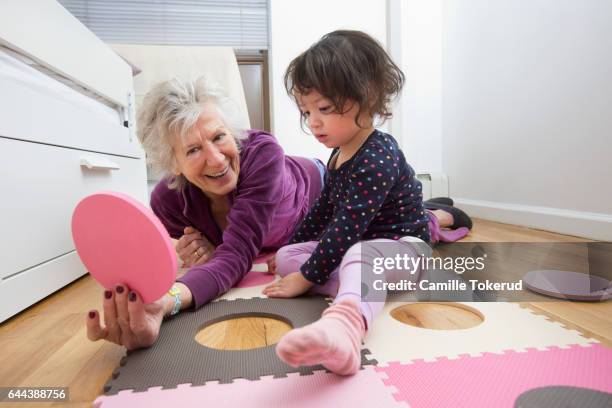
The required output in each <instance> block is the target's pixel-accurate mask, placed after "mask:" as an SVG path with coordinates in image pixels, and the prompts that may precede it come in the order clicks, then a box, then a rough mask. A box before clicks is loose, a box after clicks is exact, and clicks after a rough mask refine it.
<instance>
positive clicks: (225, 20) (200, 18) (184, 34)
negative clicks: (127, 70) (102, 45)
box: [59, 0, 268, 50]
mask: <svg viewBox="0 0 612 408" xmlns="http://www.w3.org/2000/svg"><path fill="white" fill-rule="evenodd" d="M59 2H60V3H61V4H62V5H63V6H64V7H65V8H66V9H67V10H68V11H69V12H71V13H72V14H73V15H74V16H75V17H76V18H78V19H79V20H80V21H81V22H82V23H83V24H84V25H85V26H87V27H88V28H89V29H90V30H91V31H93V32H94V33H95V34H96V35H97V36H98V37H100V38H101V39H102V40H103V41H105V42H109V43H126V44H156V45H213V46H215V45H216V46H229V47H234V48H235V49H237V50H265V49H268V2H267V0H237V1H236V0H235V1H231V0H230V1H209V0H59Z"/></svg>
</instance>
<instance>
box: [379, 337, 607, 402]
mask: <svg viewBox="0 0 612 408" xmlns="http://www.w3.org/2000/svg"><path fill="white" fill-rule="evenodd" d="M375 369H376V370H377V371H382V372H384V373H386V374H387V376H388V379H387V380H385V383H386V384H387V385H391V386H394V387H395V388H397V390H398V392H397V394H395V396H396V398H397V399H398V400H399V401H406V402H407V403H408V404H409V405H410V406H411V407H412V408H422V407H470V408H474V407H509V408H511V407H513V406H514V402H515V400H516V399H517V398H518V397H519V396H520V395H521V394H522V393H524V392H525V391H528V390H531V389H534V388H538V387H545V386H553V385H554V386H573V387H582V388H589V389H593V390H598V391H603V392H608V393H609V392H612V349H608V348H605V347H603V346H601V345H599V344H595V345H592V346H579V345H574V346H571V347H569V348H567V349H561V348H556V347H553V348H550V349H548V350H535V349H531V350H528V351H526V352H514V351H507V352H505V353H504V354H492V353H483V355H482V356H479V357H470V356H462V357H460V358H458V359H452V360H449V359H439V360H437V361H434V362H425V361H422V360H420V361H416V362H414V363H411V364H398V363H391V364H389V365H388V366H387V367H376V368H375Z"/></svg>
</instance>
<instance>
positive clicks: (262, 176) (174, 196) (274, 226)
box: [151, 130, 321, 308]
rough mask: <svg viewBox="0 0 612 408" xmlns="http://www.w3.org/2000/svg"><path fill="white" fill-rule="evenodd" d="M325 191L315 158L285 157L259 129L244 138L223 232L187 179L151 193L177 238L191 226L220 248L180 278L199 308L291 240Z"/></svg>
mask: <svg viewBox="0 0 612 408" xmlns="http://www.w3.org/2000/svg"><path fill="white" fill-rule="evenodd" d="M320 191H321V178H320V173H319V170H318V169H317V167H316V165H315V163H314V162H313V161H312V160H310V159H304V158H300V157H291V156H285V154H284V152H283V149H282V148H281V147H280V145H279V144H278V142H277V141H276V139H275V138H274V136H272V135H270V134H268V133H265V132H263V131H256V130H251V131H249V132H248V138H247V139H246V140H244V141H242V147H241V151H240V173H239V174H238V183H237V187H236V189H235V190H234V191H233V192H232V193H230V195H229V201H230V211H229V214H228V216H227V221H228V225H227V227H226V228H225V230H224V231H221V230H220V228H219V227H218V226H217V224H216V223H215V221H214V220H213V217H212V213H211V211H210V204H209V200H208V198H207V197H206V196H205V195H204V193H203V192H202V191H201V190H200V189H199V188H198V187H196V186H194V185H193V184H191V183H187V184H186V186H185V187H183V188H182V189H181V190H171V189H170V188H168V180H167V179H164V180H161V181H160V182H159V183H158V184H157V186H156V187H155V189H154V190H153V193H152V194H151V208H152V209H153V212H154V213H155V214H156V215H157V216H158V217H159V219H160V220H161V222H162V223H163V224H164V226H165V227H166V229H167V230H168V233H169V234H170V236H171V237H172V238H176V239H178V238H180V237H181V236H182V235H183V230H184V228H185V227H187V226H192V227H193V228H196V229H197V230H199V231H200V232H202V233H203V234H204V235H205V236H206V238H208V240H209V241H210V242H211V243H212V244H213V245H215V246H216V247H217V248H216V250H215V252H214V254H213V257H212V258H211V259H210V260H209V261H208V262H207V263H205V264H203V265H198V266H194V267H193V268H191V269H189V271H187V273H186V274H185V275H184V276H183V277H181V278H180V279H178V282H182V283H184V284H185V285H186V286H187V287H188V288H189V289H190V290H191V293H192V294H193V300H194V306H195V308H199V307H201V306H202V305H204V304H206V303H207V302H209V301H211V300H212V299H214V298H216V297H217V296H219V295H221V294H223V293H225V292H227V291H228V290H229V289H230V288H231V287H232V286H234V285H235V284H236V283H238V282H239V281H240V280H241V279H242V278H243V277H244V275H245V274H246V273H247V272H248V271H249V270H250V269H251V266H252V263H253V259H254V258H255V257H256V256H257V255H258V254H259V252H260V251H261V250H262V249H278V248H280V247H281V246H283V245H286V244H287V242H288V241H289V239H290V238H291V236H292V235H293V232H294V230H295V228H296V226H297V225H298V224H299V222H300V221H301V220H302V218H303V217H304V216H305V215H306V214H307V213H308V210H309V208H310V206H311V205H312V203H313V202H314V201H315V200H316V198H317V197H318V195H319V194H320Z"/></svg>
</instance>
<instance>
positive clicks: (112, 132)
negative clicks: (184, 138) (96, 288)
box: [0, 0, 148, 322]
mask: <svg viewBox="0 0 612 408" xmlns="http://www.w3.org/2000/svg"><path fill="white" fill-rule="evenodd" d="M133 117H134V112H133V81H132V76H131V70H130V68H129V66H128V65H127V64H126V63H125V62H124V61H123V60H121V58H119V57H118V56H117V55H116V54H114V52H113V51H112V50H111V49H110V48H109V47H108V46H107V45H106V44H104V43H103V42H102V41H100V40H99V39H98V38H96V37H95V35H93V34H92V33H91V32H90V31H89V30H87V28H85V27H84V26H83V25H82V24H81V23H80V22H79V21H78V20H77V19H76V18H74V17H73V16H72V15H70V14H69V13H68V12H67V11H66V10H65V9H64V8H63V7H61V6H60V5H59V4H58V3H57V2H56V1H53V0H38V1H36V2H23V1H19V0H5V1H1V2H0V322H2V321H4V320H6V319H8V318H10V317H11V316H13V315H15V314H16V313H18V312H20V311H21V310H23V309H24V308H26V307H28V306H30V305H32V304H34V303H36V302H37V301H39V300H41V299H43V298H44V297H46V296H48V295H50V294H52V293H53V292H55V291H57V290H58V289H60V288H62V287H63V286H65V285H67V284H68V283H70V282H72V281H73V280H75V279H76V278H78V277H79V276H82V275H83V274H85V273H87V271H86V270H85V267H84V266H83V264H82V263H81V261H80V259H79V257H78V255H77V253H76V251H75V248H74V243H73V241H72V234H71V218H72V213H73V211H74V208H75V206H76V205H77V203H78V202H79V201H80V200H81V199H82V198H83V197H85V196H87V195H89V194H92V193H95V192H99V191H104V190H113V191H120V192H123V193H126V194H128V195H130V196H132V197H134V198H135V199H137V200H140V201H141V202H143V203H146V202H148V199H147V197H148V194H147V184H146V166H145V160H144V152H143V150H142V148H141V147H140V145H139V143H138V141H137V140H136V137H135V135H134V132H133V125H134V124H133V123H130V121H132V122H133V120H132V118H133ZM126 122H127V123H126ZM124 124H128V125H130V124H131V127H126V126H124Z"/></svg>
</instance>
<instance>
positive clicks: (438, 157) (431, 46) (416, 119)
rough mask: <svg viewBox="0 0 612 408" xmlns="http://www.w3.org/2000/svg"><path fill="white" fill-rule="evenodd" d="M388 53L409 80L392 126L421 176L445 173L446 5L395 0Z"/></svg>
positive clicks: (433, 0) (392, 1)
mask: <svg viewBox="0 0 612 408" xmlns="http://www.w3.org/2000/svg"><path fill="white" fill-rule="evenodd" d="M388 20H389V38H388V40H389V49H390V51H391V55H392V57H393V59H394V61H395V63H396V64H398V65H399V67H400V68H401V69H402V71H403V72H404V75H405V77H406V82H405V85H404V89H403V91H402V95H401V98H400V99H399V101H398V104H397V105H396V108H395V115H394V117H393V120H392V122H391V133H392V134H393V135H394V136H395V137H396V138H397V139H398V140H400V143H401V145H402V150H403V151H404V154H405V155H406V159H407V160H408V162H409V163H410V164H411V165H412V167H414V168H415V170H416V171H417V172H423V173H425V172H440V171H441V170H442V38H441V37H442V2H441V0H390V1H389V19H388Z"/></svg>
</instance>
